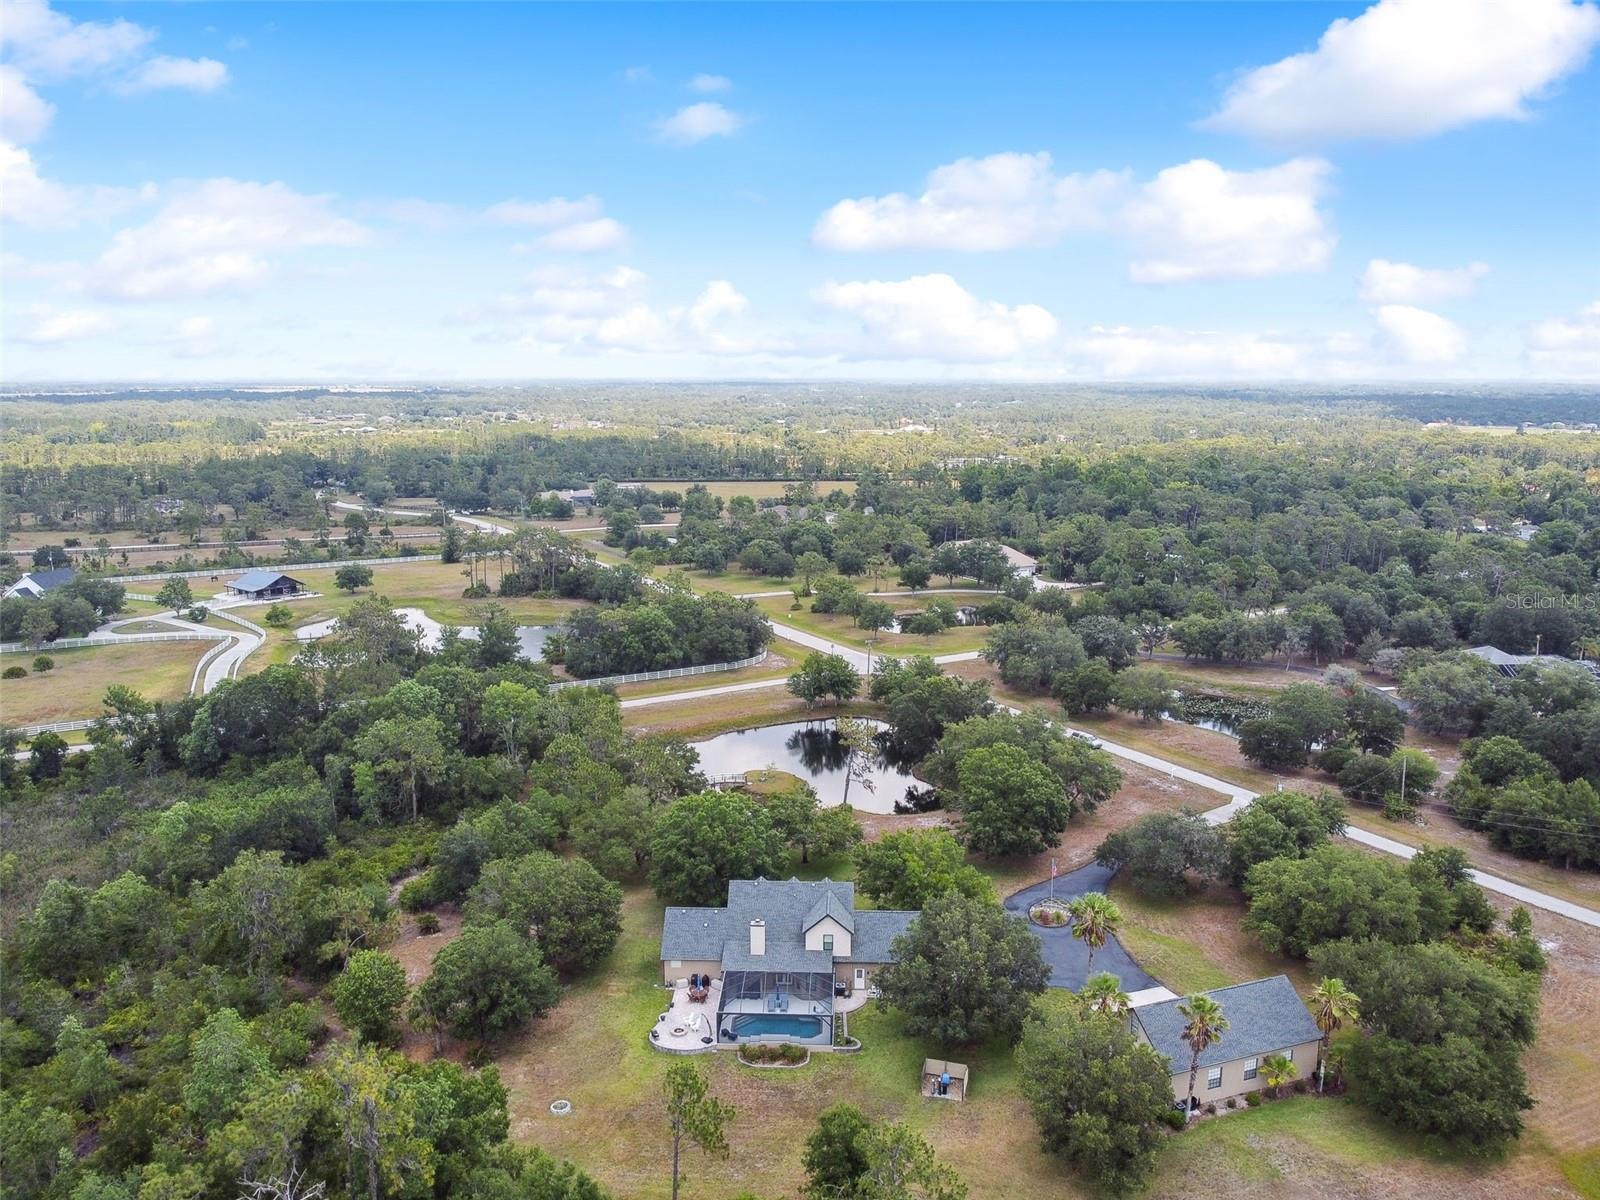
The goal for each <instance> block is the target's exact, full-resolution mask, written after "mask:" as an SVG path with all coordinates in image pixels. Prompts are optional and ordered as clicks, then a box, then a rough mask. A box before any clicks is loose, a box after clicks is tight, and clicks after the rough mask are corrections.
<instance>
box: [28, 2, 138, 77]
mask: <svg viewBox="0 0 1600 1200" xmlns="http://www.w3.org/2000/svg"><path fill="white" fill-rule="evenodd" d="M154 38H155V33H154V32H153V31H151V30H149V29H145V28H143V27H141V26H139V25H135V24H134V23H133V22H131V21H128V20H125V19H123V18H121V17H118V18H117V19H116V20H114V21H74V20H72V18H70V17H68V16H66V15H64V14H62V13H58V12H54V11H52V9H51V8H50V5H49V4H47V3H46V2H45V0H3V2H0V46H3V47H4V48H5V49H6V51H7V52H8V53H9V55H10V57H11V61H12V62H13V63H15V64H16V65H17V66H18V67H19V68H20V69H21V70H22V72H23V73H24V74H25V75H27V76H28V77H29V78H32V79H46V80H51V79H64V78H66V77H68V76H71V75H82V74H88V73H90V72H94V71H101V70H105V69H106V68H108V67H114V66H118V65H120V64H122V63H124V62H126V61H127V60H128V59H130V58H133V57H135V56H136V55H138V54H139V53H140V52H141V51H142V50H143V49H144V48H145V47H146V46H147V45H149V44H150V42H151V41H152V40H153V39H154Z"/></svg>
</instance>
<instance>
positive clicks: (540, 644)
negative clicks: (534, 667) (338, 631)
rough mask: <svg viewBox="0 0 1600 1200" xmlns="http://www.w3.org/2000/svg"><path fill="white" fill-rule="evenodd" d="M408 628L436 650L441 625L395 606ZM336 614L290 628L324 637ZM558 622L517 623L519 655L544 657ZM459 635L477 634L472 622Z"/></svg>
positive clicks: (301, 637)
mask: <svg viewBox="0 0 1600 1200" xmlns="http://www.w3.org/2000/svg"><path fill="white" fill-rule="evenodd" d="M394 611H395V612H396V613H397V614H399V616H400V617H401V618H402V619H403V620H404V621H405V623H406V624H407V625H409V626H411V628H413V629H415V630H416V631H417V632H418V633H420V634H421V635H422V648H423V649H424V650H437V649H438V648H439V633H440V631H441V630H442V629H443V628H444V626H442V625H441V624H440V623H439V622H438V621H435V620H434V619H433V618H432V617H430V616H428V614H427V613H425V612H423V611H422V610H421V609H420V608H397V609H395V610H394ZM337 619H338V618H333V619H331V620H327V621H316V622H314V623H312V624H310V625H302V626H300V628H298V629H296V630H295V631H294V636H295V638H296V640H298V641H302V642H310V641H315V640H316V639H317V638H321V637H326V636H327V635H328V634H330V633H332V632H333V626H334V622H335V621H336V620H337ZM560 628H561V627H560V626H559V625H518V626H517V641H518V643H520V645H521V646H522V656H523V657H524V658H526V659H528V661H530V662H540V661H542V660H543V659H544V644H545V642H546V640H548V639H549V637H550V635H551V634H552V633H556V632H558V631H559V630H560ZM461 636H462V637H463V638H466V639H468V640H469V641H470V640H473V639H475V638H476V637H477V636H478V629H477V626H475V625H468V626H466V627H465V628H463V629H462V630H461Z"/></svg>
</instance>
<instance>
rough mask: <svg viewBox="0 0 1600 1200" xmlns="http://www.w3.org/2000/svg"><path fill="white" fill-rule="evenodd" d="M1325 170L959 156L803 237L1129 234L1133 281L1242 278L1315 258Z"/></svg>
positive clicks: (860, 245) (1319, 251)
mask: <svg viewBox="0 0 1600 1200" xmlns="http://www.w3.org/2000/svg"><path fill="white" fill-rule="evenodd" d="M1329 171H1330V168H1329V166H1328V164H1327V163H1325V162H1323V161H1322V160H1321V159H1315V158H1297V159H1293V160H1291V161H1289V162H1286V163H1283V164H1282V165H1280V166H1276V167H1267V168H1263V169H1262V170H1259V171H1229V170H1226V169H1225V168H1223V167H1220V166H1218V165H1217V164H1216V163H1214V162H1211V161H1210V160H1208V159H1203V158H1201V159H1195V160H1194V161H1192V162H1187V163H1183V164H1181V165H1179V166H1175V167H1168V168H1167V169H1166V170H1165V171H1162V172H1161V173H1160V174H1158V175H1157V176H1156V177H1155V178H1154V179H1152V180H1150V181H1149V182H1148V183H1145V184H1143V185H1142V186H1138V187H1135V186H1134V184H1133V181H1132V179H1131V176H1130V173H1129V172H1126V171H1120V172H1119V171H1095V172H1093V173H1090V174H1070V175H1057V174H1056V173H1055V172H1054V170H1053V169H1052V167H1051V162H1050V155H1048V154H1045V153H1038V154H1018V153H1003V154H991V155H989V156H988V157H987V158H963V159H960V160H958V161H956V162H953V163H948V164H946V165H945V166H942V167H939V168H938V169H937V170H935V171H933V172H932V173H930V174H929V176H928V180H927V185H926V187H925V188H924V190H923V192H922V194H921V195H919V196H916V197H912V196H908V195H906V194H905V193H904V192H895V193H891V194H890V195H887V196H868V197H863V198H861V199H856V200H842V201H840V202H839V203H838V204H835V205H834V206H833V207H832V208H830V209H829V210H828V211H827V212H825V213H824V214H823V215H822V218H821V219H820V220H819V221H818V222H817V224H816V227H815V228H814V229H813V230H812V233H811V240H812V241H813V242H814V243H815V244H816V245H818V246H823V247H825V248H827V249H830V250H925V249H940V250H965V251H983V250H1014V249H1018V248H1021V247H1026V246H1047V245H1052V244H1054V243H1055V242H1057V241H1059V240H1060V239H1061V238H1062V237H1064V236H1066V235H1068V234H1074V233H1089V232H1113V233H1117V234H1119V235H1122V236H1124V237H1127V238H1130V239H1131V240H1132V241H1133V243H1134V246H1135V247H1136V250H1137V252H1138V253H1139V255H1140V257H1139V258H1138V259H1137V260H1136V261H1134V262H1133V263H1132V264H1131V265H1130V268H1129V274H1130V276H1131V277H1132V278H1133V279H1134V280H1135V281H1136V282H1139V283H1174V282H1180V281H1186V280H1193V279H1229V278H1235V279H1236V278H1254V277H1257V276H1261V275H1271V274H1276V273H1278V272H1282V271H1300V270H1308V269H1312V268H1317V267H1321V266H1323V265H1324V264H1325V263H1326V262H1327V259H1328V255H1329V253H1330V252H1331V251H1332V249H1333V245H1334V237H1333V235H1332V234H1331V233H1330V232H1329V231H1328V229H1327V228H1326V225H1325V223H1324V218H1323V214H1322V213H1321V211H1319V210H1318V208H1317V200H1318V198H1319V196H1320V195H1321V193H1322V191H1323V188H1324V186H1325V181H1326V178H1327V175H1328V173H1329Z"/></svg>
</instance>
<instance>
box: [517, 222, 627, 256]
mask: <svg viewBox="0 0 1600 1200" xmlns="http://www.w3.org/2000/svg"><path fill="white" fill-rule="evenodd" d="M627 241H628V231H627V229H626V228H625V227H624V226H623V225H622V223H621V222H620V221H614V220H612V219H611V218H610V217H600V218H597V219H596V220H593V221H579V222H578V223H576V224H574V225H564V226H562V227H561V228H560V229H554V230H552V231H551V232H549V233H547V234H545V235H544V236H543V237H542V238H540V239H539V240H538V241H537V242H536V243H535V245H536V246H538V248H539V249H542V250H566V251H571V252H574V253H578V254H594V253H598V252H599V251H602V250H616V249H618V248H619V247H621V246H624V245H626V244H627Z"/></svg>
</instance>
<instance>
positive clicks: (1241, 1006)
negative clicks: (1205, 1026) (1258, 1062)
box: [1133, 975, 1322, 1074]
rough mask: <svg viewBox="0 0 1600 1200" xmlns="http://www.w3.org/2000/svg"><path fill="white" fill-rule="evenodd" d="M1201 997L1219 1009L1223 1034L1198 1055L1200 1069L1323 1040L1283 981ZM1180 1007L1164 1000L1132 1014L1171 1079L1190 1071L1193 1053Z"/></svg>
mask: <svg viewBox="0 0 1600 1200" xmlns="http://www.w3.org/2000/svg"><path fill="white" fill-rule="evenodd" d="M1205 994H1206V995H1208V996H1210V997H1211V998H1212V999H1213V1000H1215V1001H1216V1002H1217V1003H1218V1004H1220V1005H1221V1006H1222V1015H1223V1016H1225V1017H1227V1018H1228V1028H1227V1030H1226V1031H1225V1032H1224V1033H1223V1035H1222V1039H1221V1040H1220V1041H1216V1042H1212V1043H1211V1045H1209V1046H1207V1047H1206V1049H1205V1052H1204V1053H1203V1054H1201V1055H1200V1065H1201V1066H1202V1067H1214V1066H1216V1065H1217V1064H1218V1063H1226V1062H1233V1061H1234V1060H1236V1059H1240V1058H1260V1057H1262V1056H1263V1055H1267V1054H1276V1053H1278V1052H1279V1051H1281V1050H1287V1049H1288V1048H1289V1047H1290V1046H1300V1045H1304V1044H1305V1043H1306V1042H1314V1041H1317V1040H1318V1039H1320V1038H1321V1037H1322V1033H1321V1031H1320V1030H1319V1029H1318V1028H1317V1023H1316V1022H1315V1021H1313V1020H1312V1019H1311V1011H1310V1010H1309V1009H1308V1008H1306V1006H1305V1004H1304V1003H1302V1002H1301V1000H1300V997H1299V995H1298V994H1296V992H1295V990H1294V985H1293V984H1292V983H1290V982H1289V977H1288V976H1287V975H1274V976H1272V977H1271V978H1270V979H1257V980H1254V981H1252V982H1250V983H1238V984H1235V985H1234V986H1232V987H1225V988H1218V989H1217V990H1216V991H1214V992H1207V993H1205ZM1182 1003H1183V1000H1181V999H1179V1000H1164V1001H1162V1002H1161V1003H1159V1004H1146V1005H1144V1006H1143V1007H1141V1008H1136V1009H1134V1010H1133V1019H1134V1020H1136V1021H1137V1022H1138V1023H1139V1025H1140V1026H1141V1027H1142V1028H1143V1029H1144V1034H1145V1037H1147V1038H1149V1039H1150V1044H1151V1045H1152V1046H1153V1047H1155V1050H1156V1052H1157V1053H1158V1054H1165V1055H1166V1056H1167V1058H1168V1059H1169V1060H1170V1061H1171V1063H1172V1070H1173V1072H1174V1073H1175V1074H1176V1073H1178V1072H1182V1071H1187V1070H1188V1069H1189V1059H1190V1056H1191V1054H1192V1053H1193V1052H1192V1051H1191V1050H1190V1049H1189V1044H1188V1043H1187V1042H1185V1041H1184V1040H1183V1027H1184V1025H1185V1024H1186V1023H1187V1022H1185V1021H1184V1019H1183V1014H1182V1013H1180V1012H1179V1011H1178V1006H1179V1005H1180V1004H1182Z"/></svg>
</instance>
